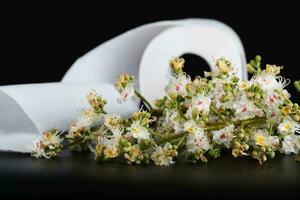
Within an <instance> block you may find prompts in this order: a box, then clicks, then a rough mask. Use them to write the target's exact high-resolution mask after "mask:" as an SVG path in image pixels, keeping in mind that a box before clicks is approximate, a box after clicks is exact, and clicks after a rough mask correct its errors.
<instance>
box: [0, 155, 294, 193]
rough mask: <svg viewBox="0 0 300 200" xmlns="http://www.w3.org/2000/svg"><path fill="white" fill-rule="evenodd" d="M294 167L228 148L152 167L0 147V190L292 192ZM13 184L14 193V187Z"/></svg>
mask: <svg viewBox="0 0 300 200" xmlns="http://www.w3.org/2000/svg"><path fill="white" fill-rule="evenodd" d="M120 162H121V163H120ZM299 170H300V164H299V163H296V162H294V161H293V158H292V157H289V156H277V158H275V159H274V160H271V161H269V162H267V163H265V164H264V165H263V166H260V165H259V164H258V163H256V162H255V161H253V160H252V159H250V158H239V159H234V158H232V157H231V156H230V155H229V153H228V155H225V156H224V157H221V158H219V159H217V160H211V161H210V162H209V163H208V164H196V165H188V164H186V163H185V162H184V161H181V160H180V161H178V163H177V164H176V165H173V166H171V167H157V166H154V165H148V166H134V165H124V163H122V161H113V162H110V163H95V161H94V160H93V155H92V154H88V153H83V154H78V153H69V152H66V153H64V154H63V155H62V156H61V157H59V158H57V159H55V160H45V159H35V158H31V157H30V156H29V155H22V154H14V153H0V179H1V184H0V188H1V189H0V191H1V190H5V191H6V193H7V192H8V193H13V194H14V195H16V194H17V195H21V194H23V193H25V194H30V195H36V194H38V193H41V194H43V193H45V194H46V193H47V194H48V193H49V191H48V190H49V188H52V189H54V188H56V189H55V191H56V192H59V193H62V192H63V193H64V194H72V195H76V196H77V195H83V196H86V195H95V191H97V192H101V193H102V194H108V193H111V192H113V191H120V194H124V193H130V192H132V191H134V192H137V193H141V192H145V191H151V194H153V195H155V194H157V192H167V193H170V194H173V195H175V194H178V193H186V194H190V195H192V194H194V193H201V195H204V196H205V195H213V196H218V195H245V194H247V195H255V194H257V193H266V194H267V193H270V194H271V195H275V194H276V195H277V194H278V195H283V194H284V192H288V193H289V194H290V195H291V194H294V195H295V194H297V195H298V193H299V192H297V191H299V186H300V183H299V180H300V173H299ZM15 189H17V190H18V193H14V191H15ZM184 191H185V192H184ZM187 191H190V192H188V193H187ZM120 194H115V195H120ZM48 195H51V193H50V194H48ZM268 195H269V194H268ZM77 197H78V196H77Z"/></svg>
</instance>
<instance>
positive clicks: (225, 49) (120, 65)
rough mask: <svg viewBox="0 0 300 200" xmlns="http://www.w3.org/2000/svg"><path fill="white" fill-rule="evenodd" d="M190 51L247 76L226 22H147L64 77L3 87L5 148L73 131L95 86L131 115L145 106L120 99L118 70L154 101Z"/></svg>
mask: <svg viewBox="0 0 300 200" xmlns="http://www.w3.org/2000/svg"><path fill="white" fill-rule="evenodd" d="M184 53H194V54H196V55H199V56H202V57H204V58H205V59H207V61H208V62H209V63H212V60H211V59H213V58H218V57H221V56H225V57H228V58H230V59H233V62H234V64H236V66H241V68H239V71H240V74H239V75H240V76H241V78H244V79H245V78H246V75H245V70H244V68H243V67H244V66H245V55H244V51H243V47H242V44H241V42H240V40H239V38H238V36H237V35H236V34H235V33H234V31H232V30H231V29H230V28H229V27H228V26H226V25H224V24H223V23H220V22H217V21H214V20H204V19H188V20H177V21H163V22H156V23H152V24H148V25H143V26H141V27H138V28H135V29H133V30H130V31H128V32H126V33H124V34H122V35H120V36H118V37H116V38H113V39H111V40H109V41H107V42H105V43H104V44H102V45H99V46H98V47H96V48H95V49H93V50H91V51H90V52H88V53H87V54H86V55H84V56H83V57H81V58H79V59H78V60H77V61H76V62H75V63H74V64H73V65H72V66H71V68H70V69H69V71H68V72H67V73H66V74H65V76H64V78H63V79H62V82H59V83H43V84H28V85H13V86H1V87H0V150H2V151H16V152H30V151H31V145H32V141H33V140H34V139H35V137H37V136H38V135H40V134H41V133H42V132H43V131H45V130H47V129H49V128H53V127H55V128H58V129H60V130H67V129H68V127H69V124H70V123H71V122H72V121H74V120H75V119H76V118H77V117H78V116H79V113H80V109H81V108H85V107H87V106H88V104H87V101H86V99H85V97H86V94H87V93H88V92H89V91H90V90H91V89H95V90H96V91H97V92H98V94H100V95H102V96H103V97H104V98H106V99H107V100H108V104H107V106H106V110H107V111H108V112H109V113H110V112H118V113H121V114H122V115H123V116H128V115H129V114H130V113H131V112H133V111H137V110H138V109H139V102H133V101H129V102H127V103H126V104H119V103H118V102H117V100H116V99H117V97H118V94H117V92H116V91H115V90H114V87H113V85H112V83H113V82H114V81H115V80H116V78H117V77H118V75H119V74H120V73H122V72H126V73H130V74H133V75H135V76H136V77H137V79H138V80H139V84H138V87H139V88H140V90H141V92H142V94H143V95H144V96H146V97H147V98H149V99H150V100H151V101H153V100H154V99H155V98H156V97H159V96H160V95H163V91H162V90H161V88H163V87H161V86H162V85H164V84H165V82H166V77H167V76H166V75H167V74H168V73H169V71H168V60H169V59H170V57H172V56H180V55H182V54H184ZM141 60H142V61H141ZM211 66H213V65H211ZM149 77H152V78H151V79H149ZM154 81H155V84H153V83H154ZM153 91H157V93H154V92H153Z"/></svg>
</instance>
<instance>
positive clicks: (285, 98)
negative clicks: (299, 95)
mask: <svg viewBox="0 0 300 200" xmlns="http://www.w3.org/2000/svg"><path fill="white" fill-rule="evenodd" d="M275 92H277V93H278V94H279V95H280V96H281V97H282V98H284V100H285V101H287V102H288V103H289V104H293V103H292V102H291V100H290V99H289V98H287V96H285V95H284V94H283V93H282V92H281V91H280V90H278V89H275Z"/></svg>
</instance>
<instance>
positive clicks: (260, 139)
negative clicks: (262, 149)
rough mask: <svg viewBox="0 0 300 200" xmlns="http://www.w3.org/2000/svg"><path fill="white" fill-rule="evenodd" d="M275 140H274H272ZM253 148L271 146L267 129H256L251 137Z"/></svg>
mask: <svg viewBox="0 0 300 200" xmlns="http://www.w3.org/2000/svg"><path fill="white" fill-rule="evenodd" d="M273 139H275V138H273ZM252 140H253V145H254V146H271V145H272V143H271V138H270V136H269V133H268V130H267V129H258V130H256V131H255V132H254V134H253V136H252Z"/></svg>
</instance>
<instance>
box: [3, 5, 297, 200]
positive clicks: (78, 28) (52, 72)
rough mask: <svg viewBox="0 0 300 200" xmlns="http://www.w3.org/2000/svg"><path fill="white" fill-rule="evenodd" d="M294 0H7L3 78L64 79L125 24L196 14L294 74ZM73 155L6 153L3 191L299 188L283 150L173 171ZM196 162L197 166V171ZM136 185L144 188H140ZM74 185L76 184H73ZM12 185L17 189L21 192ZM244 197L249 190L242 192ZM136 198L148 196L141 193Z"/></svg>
mask: <svg viewBox="0 0 300 200" xmlns="http://www.w3.org/2000/svg"><path fill="white" fill-rule="evenodd" d="M292 2H294V1H291V2H288V1H280V2H278V3H274V2H271V1H270V2H265V3H262V2H255V1H232V2H229V1H226V2H223V3H220V2H218V1H200V0H199V1H194V2H188V1H181V2H175V1H170V2H167V1H161V2H159V3H157V2H154V1H139V2H135V3H132V4H129V3H128V2H121V1H112V2H109V1H105V2H104V1H100V2H98V4H85V5H83V4H82V2H81V3H78V5H74V4H75V3H74V2H72V3H70V4H68V5H67V6H66V5H64V6H63V5H61V4H56V5H53V4H43V5H41V4H38V3H36V4H32V5H30V4H28V3H26V4H14V5H10V6H6V5H5V6H4V5H3V6H1V31H0V32H1V45H0V48H1V59H0V85H7V84H19V83H35V82H51V81H59V80H60V79H61V78H62V76H63V74H64V73H65V72H66V71H67V69H68V68H69V67H70V66H71V65H72V63H73V62H74V61H75V60H76V58H78V57H79V56H82V55H83V54H84V53H86V52H88V51H89V50H91V49H92V48H94V47H96V46H98V45H99V44H101V43H103V42H104V41H106V40H108V39H110V38H112V37H115V36H117V35H119V34H121V33H123V32H124V31H127V30H130V29H132V28H134V27H137V26H140V25H142V24H145V23H149V22H154V21H159V20H170V19H180V18H192V17H199V18H212V19H217V20H220V21H222V22H225V23H226V24H228V25H229V26H231V27H232V28H233V29H234V30H235V31H236V32H237V33H238V35H239V36H240V38H241V40H242V42H243V44H244V47H245V52H246V55H247V59H248V60H249V59H250V58H252V57H254V56H255V55H256V54H260V55H261V56H262V57H263V59H264V60H263V62H264V63H270V64H278V65H283V66H284V67H285V69H284V71H283V75H284V76H286V77H288V78H290V79H292V80H296V79H300V74H299V73H298V72H297V71H299V70H298V69H299V67H300V66H299V46H300V39H299V38H300V37H299V35H300V34H299V33H300V31H299V25H300V23H299V22H300V11H299V7H298V6H297V5H296V3H295V5H294V4H293V3H292ZM109 4H110V5H109ZM129 50H130V47H129ZM289 89H290V91H291V93H292V95H293V100H297V99H299V97H300V96H299V94H297V93H295V90H293V86H292V85H290V86H289ZM73 157H74V156H72V155H71V156H70V155H69V154H67V156H66V158H65V159H63V158H61V159H58V160H54V161H49V162H48V161H45V160H34V159H31V158H28V157H24V156H22V155H11V154H4V153H1V154H0V158H1V160H0V169H1V170H0V171H1V173H0V175H1V176H0V178H1V180H0V186H1V189H2V192H1V194H2V195H3V194H4V196H6V195H11V194H15V195H20V196H21V195H23V194H27V195H28V194H30V195H39V194H40V193H39V192H41V191H43V192H42V194H43V196H41V197H43V198H44V197H45V196H44V195H46V196H47V195H49V193H48V190H47V187H48V188H49V189H50V188H51V190H54V191H52V193H51V195H54V196H55V195H56V194H58V193H61V192H63V191H66V190H67V191H69V192H70V194H75V195H77V194H80V189H82V191H84V192H86V193H82V194H81V195H83V197H84V196H85V195H87V194H89V195H93V194H94V193H93V192H95V191H97V190H98V189H99V193H100V191H101V188H100V187H102V190H103V187H104V188H105V187H109V189H110V190H106V189H105V190H106V192H107V193H109V194H110V193H111V194H112V196H114V195H117V194H114V193H115V191H113V190H114V188H116V189H120V188H122V189H126V187H130V188H135V189H131V190H132V191H135V192H136V190H137V189H142V188H143V186H145V187H144V189H145V188H148V189H149V190H151V188H153V187H154V186H155V185H151V184H155V182H156V183H158V182H160V183H161V184H160V185H159V186H158V185H156V188H157V187H160V189H161V190H164V188H165V187H164V186H167V187H168V188H169V190H170V191H169V192H170V193H171V194H173V195H174V194H176V191H175V190H177V192H178V191H180V190H178V188H172V183H173V182H174V181H176V183H180V184H179V185H180V187H179V188H182V186H186V187H184V188H185V189H188V187H189V186H190V185H193V186H194V187H196V188H197V191H198V192H200V193H201V187H202V186H203V187H210V188H209V190H207V191H206V192H207V193H206V195H208V196H209V195H212V194H213V195H217V194H218V195H221V196H222V194H225V193H223V190H226V191H225V192H226V194H237V193H238V189H241V188H243V189H245V188H248V186H249V188H251V189H250V191H248V192H249V194H252V195H254V197H256V198H258V197H259V196H256V194H257V193H260V192H266V191H269V193H268V194H267V197H269V196H272V195H274V194H275V191H276V195H277V193H281V190H280V188H284V189H285V190H288V188H289V189H290V190H296V188H297V187H298V186H299V182H298V186H297V180H299V179H297V177H299V171H298V169H299V165H296V164H294V163H293V162H292V160H291V158H290V157H287V158H282V157H279V158H276V160H275V161H271V162H270V164H267V165H265V166H264V167H259V166H258V165H257V164H256V163H255V162H253V161H249V160H247V159H246V160H244V159H241V160H235V161H233V160H232V159H229V157H226V156H225V158H222V159H221V160H220V161H217V160H216V161H212V163H211V164H208V165H205V167H199V166H196V167H192V166H186V165H182V164H181V165H179V166H176V167H175V168H170V170H167V169H166V168H164V169H161V168H156V167H155V168H154V167H152V166H150V167H149V168H143V167H142V168H140V167H133V168H131V167H125V168H124V166H123V167H122V165H121V166H119V165H112V168H111V166H110V165H109V164H108V165H104V166H101V165H100V166H97V165H94V163H93V161H92V159H90V158H89V159H88V160H85V159H84V160H83V161H82V160H81V159H79V161H78V159H76V157H78V155H77V156H76V155H75V158H73ZM1 163H2V164H1ZM197 167H199V170H200V171H199V174H198V173H197ZM134 169H137V170H138V171H137V172H136V171H134ZM102 170H103V171H102ZM249 170H250V171H249ZM144 172H145V173H144ZM105 173H107V175H106V174H105ZM147 173H148V174H147ZM176 174H177V175H176ZM68 177H69V178H68ZM160 177H161V180H160ZM168 177H169V178H168ZM203 177H205V178H206V179H205V180H204V179H203ZM210 177H213V179H210ZM151 178H153V179H151ZM101 180H105V181H108V182H107V183H109V184H108V185H106V182H103V181H101ZM149 180H152V182H151V181H150V182H149ZM235 180H236V181H235ZM249 180H250V181H249ZM48 181H50V182H48ZM181 181H182V182H181ZM117 183H118V184H117ZM85 184H86V185H85ZM149 184H150V185H149ZM197 184H199V185H197ZM226 184H229V185H226ZM231 184H232V185H231ZM55 185H57V187H55ZM136 185H138V186H139V187H135V186H136ZM161 185H163V186H161ZM85 186H86V187H85ZM98 186H99V188H98ZM223 186H226V187H225V188H224V187H223ZM231 186H232V187H231ZM256 186H257V188H255V187H256ZM72 187H74V188H75V189H74V190H72ZM222 187H223V190H219V192H220V193H218V191H216V190H218V189H220V188H222ZM215 188H216V190H215ZM298 188H299V187H298ZM1 189H0V191H1ZM20 189H21V190H20ZM15 190H19V191H20V193H17V192H15ZM270 190H271V191H272V192H270ZM127 192H128V191H127ZM151 192H152V191H151ZM181 192H182V191H181ZM129 193H130V191H129ZM95 194H97V192H95ZM152 194H155V193H152ZM292 194H294V193H284V192H283V191H282V193H281V195H282V196H283V197H285V196H286V195H287V196H288V195H292ZM296 194H298V193H296ZM118 195H122V194H121V193H120V194H118ZM129 195H130V194H129ZM185 195H186V194H185ZM202 195H204V193H203V194H202ZM100 196H101V195H100ZM133 196H134V195H133ZM200 196H201V194H200ZM200 196H199V197H200ZM240 196H241V197H242V198H244V197H245V196H243V194H240ZM137 197H144V196H143V195H142V196H141V194H139V195H138V196H137Z"/></svg>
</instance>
